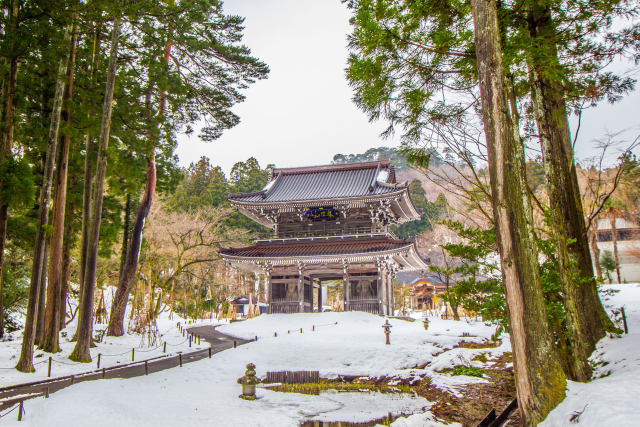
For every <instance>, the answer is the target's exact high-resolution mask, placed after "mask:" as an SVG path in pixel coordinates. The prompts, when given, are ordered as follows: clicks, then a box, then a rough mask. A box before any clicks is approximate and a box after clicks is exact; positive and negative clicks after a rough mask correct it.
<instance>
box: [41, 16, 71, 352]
mask: <svg viewBox="0 0 640 427" xmlns="http://www.w3.org/2000/svg"><path fill="white" fill-rule="evenodd" d="M76 8H77V6H76ZM77 20H78V13H77V11H76V13H75V17H74V22H73V35H72V36H71V47H70V52H69V63H68V65H67V84H66V87H65V91H64V96H63V102H64V104H65V105H64V109H63V110H62V113H61V114H62V120H64V124H65V128H64V130H63V132H62V135H61V136H60V142H59V144H60V147H59V150H58V159H57V164H56V179H55V182H54V200H53V218H52V224H51V225H52V233H51V244H50V248H49V276H48V280H47V282H48V283H47V297H46V308H45V318H44V325H43V327H44V332H43V334H44V337H43V338H44V339H43V341H42V343H41V348H42V349H43V350H44V351H47V352H50V353H57V352H59V351H60V344H59V335H60V312H61V311H62V304H63V303H64V301H63V299H62V293H63V291H62V288H63V284H62V280H63V277H62V270H63V268H64V266H63V249H64V235H65V208H66V205H67V170H68V164H69V149H70V144H71V135H70V122H71V111H70V108H71V105H70V103H71V96H72V94H73V78H74V71H75V61H76V44H77V43H78V25H77Z"/></svg>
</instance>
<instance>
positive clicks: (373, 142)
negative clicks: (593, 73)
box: [177, 0, 640, 173]
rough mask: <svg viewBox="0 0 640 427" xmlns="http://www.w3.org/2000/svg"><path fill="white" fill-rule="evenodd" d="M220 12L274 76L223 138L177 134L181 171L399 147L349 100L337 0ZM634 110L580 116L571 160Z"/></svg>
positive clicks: (272, 2)
mask: <svg viewBox="0 0 640 427" xmlns="http://www.w3.org/2000/svg"><path fill="white" fill-rule="evenodd" d="M225 11H226V13H230V14H231V13H233V14H238V15H240V16H244V17H245V18H246V19H245V27H246V28H245V37H244V44H245V45H247V46H248V47H249V48H250V49H251V50H252V54H253V55H254V56H256V57H258V58H260V59H261V60H262V61H264V62H266V63H267V64H268V65H269V67H270V69H271V72H270V74H269V78H268V79H266V80H262V81H259V82H257V83H256V84H254V85H253V86H252V87H251V88H250V89H249V90H247V91H246V95H247V99H246V101H245V102H244V103H242V104H239V105H237V106H236V107H235V108H234V111H235V112H236V114H238V115H239V116H240V119H241V122H240V124H239V125H237V126H236V127H235V128H233V129H230V130H227V131H226V132H225V133H224V134H223V135H222V137H221V138H220V139H218V140H216V141H213V142H209V143H205V142H202V141H200V140H199V139H198V137H197V132H196V133H194V134H193V135H192V136H190V137H188V136H182V137H180V139H179V145H178V149H177V154H178V156H179V158H180V163H181V164H182V165H183V166H187V165H189V163H191V162H194V161H197V160H198V159H199V158H200V156H203V155H204V156H207V157H209V158H210V159H211V162H212V164H217V165H220V166H222V168H223V169H224V170H225V172H227V173H228V172H229V170H230V169H231V167H232V166H233V164H234V163H235V162H237V161H244V160H246V159H247V158H249V157H251V156H253V157H256V158H257V159H258V161H259V162H260V165H261V166H262V167H264V166H266V165H267V164H269V163H274V164H276V165H277V166H278V167H291V166H306V165H314V164H326V163H329V162H330V161H331V159H332V157H333V155H334V154H336V153H342V154H350V153H361V152H363V151H365V150H366V149H368V148H371V147H378V146H382V145H385V146H393V145H397V141H392V140H383V139H381V138H380V137H379V133H380V132H381V131H382V130H383V129H384V128H385V124H384V123H383V122H377V123H369V122H368V120H367V116H366V115H365V113H363V112H361V111H360V110H358V109H357V108H356V107H355V105H354V104H353V103H352V102H351V96H352V91H351V89H350V88H349V86H348V84H347V81H346V78H345V73H344V69H345V67H346V61H347V48H346V37H347V34H348V33H349V32H350V27H349V24H348V19H349V12H348V11H347V9H346V6H344V5H343V4H342V3H341V2H340V0H227V1H226V2H225ZM635 76H636V78H638V77H640V76H639V75H638V69H637V67H636V70H635ZM639 107H640V91H639V90H636V91H635V92H634V93H633V94H632V95H631V96H628V97H627V98H625V99H624V100H623V101H622V102H619V103H617V104H615V105H613V106H611V105H604V104H603V105H602V106H599V107H598V108H597V109H594V110H592V111H588V112H586V113H585V114H583V119H582V125H581V128H580V137H579V140H578V145H577V147H576V157H577V158H578V159H582V158H585V157H589V156H590V155H592V153H593V145H594V143H593V142H592V141H593V139H594V138H599V137H601V136H602V135H604V133H605V131H606V130H609V131H619V130H622V129H629V128H630V129H632V130H631V131H630V132H628V135H629V136H631V135H637V134H638V133H639V132H640V114H639V110H640V109H639Z"/></svg>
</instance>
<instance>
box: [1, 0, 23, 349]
mask: <svg viewBox="0 0 640 427" xmlns="http://www.w3.org/2000/svg"><path fill="white" fill-rule="evenodd" d="M18 12H19V2H18V0H11V2H10V3H9V7H8V8H7V18H6V24H5V25H4V29H5V31H4V33H5V36H4V37H3V40H4V43H3V44H9V46H2V48H3V49H2V50H3V51H6V52H7V53H9V54H10V56H9V57H8V58H7V57H5V58H4V60H5V61H7V62H8V65H9V66H8V67H7V68H8V69H7V71H6V75H3V76H2V79H1V80H0V81H2V87H1V88H0V95H1V98H0V165H3V166H4V165H5V164H6V163H8V162H9V161H10V160H11V159H12V153H11V151H12V149H13V133H14V132H13V131H14V123H15V120H14V114H15V93H16V82H17V79H18V56H19V55H18V51H17V50H18V49H17V46H16V45H17V44H18V42H17V38H18V37H19V34H18ZM7 35H8V36H7ZM3 169H4V168H3ZM2 179H3V180H4V179H5V178H4V177H2ZM3 184H4V183H3ZM8 220H9V202H8V200H4V199H3V200H0V338H2V336H3V335H4V305H3V302H2V295H3V286H2V283H3V281H4V280H3V279H4V270H3V267H4V251H5V245H6V240H7V222H8Z"/></svg>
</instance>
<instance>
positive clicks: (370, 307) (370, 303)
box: [345, 299, 380, 314]
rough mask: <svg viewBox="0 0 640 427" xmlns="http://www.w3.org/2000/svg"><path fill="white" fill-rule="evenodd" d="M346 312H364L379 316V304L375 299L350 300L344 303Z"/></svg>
mask: <svg viewBox="0 0 640 427" xmlns="http://www.w3.org/2000/svg"><path fill="white" fill-rule="evenodd" d="M345 310H346V311H364V312H366V313H372V314H379V313H380V303H379V302H378V300H375V299H367V300H351V301H349V302H348V303H346V306H345Z"/></svg>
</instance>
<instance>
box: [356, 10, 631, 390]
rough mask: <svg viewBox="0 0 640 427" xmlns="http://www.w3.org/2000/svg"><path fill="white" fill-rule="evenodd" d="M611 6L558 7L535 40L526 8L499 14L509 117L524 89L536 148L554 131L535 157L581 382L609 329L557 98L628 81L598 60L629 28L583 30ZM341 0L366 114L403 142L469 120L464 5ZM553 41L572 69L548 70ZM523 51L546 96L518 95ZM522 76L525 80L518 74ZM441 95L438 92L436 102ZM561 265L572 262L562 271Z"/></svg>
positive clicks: (523, 86)
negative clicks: (547, 195)
mask: <svg viewBox="0 0 640 427" xmlns="http://www.w3.org/2000/svg"><path fill="white" fill-rule="evenodd" d="M617 3H619V5H618V6H617V7H616V8H612V7H611V5H610V4H609V3H599V4H598V5H597V7H595V8H592V9H590V12H586V11H582V12H581V13H573V14H571V13H569V12H563V13H560V16H561V17H562V19H563V20H564V21H563V22H562V24H563V25H564V27H562V31H558V32H557V33H562V34H563V36H562V38H560V37H558V36H557V33H554V35H553V37H549V35H548V31H546V33H547V35H545V36H543V37H539V36H537V35H536V32H535V31H540V28H541V27H543V26H544V25H545V22H546V21H545V20H544V19H537V20H536V23H535V25H534V26H533V27H535V28H536V29H537V30H535V31H533V32H530V31H529V26H528V24H527V19H526V14H525V17H524V18H523V17H521V16H520V15H521V14H522V12H520V11H519V9H520V8H516V9H515V10H514V11H511V10H509V9H503V10H501V13H500V17H501V19H500V21H499V24H500V29H501V40H502V41H503V42H504V44H503V52H505V53H504V55H503V59H504V61H505V67H506V69H510V70H513V71H509V84H508V89H509V98H510V104H511V110H512V112H513V113H514V117H516V118H518V120H519V116H520V113H519V112H518V108H517V105H518V103H519V101H518V99H520V98H523V97H524V98H525V100H526V96H529V95H533V96H532V99H533V100H534V105H536V103H537V105H538V106H541V107H540V108H536V109H535V110H536V112H542V114H536V115H534V117H533V118H534V119H537V121H538V125H539V127H540V128H542V129H546V132H542V131H540V135H541V142H542V144H543V148H544V145H545V144H546V146H547V148H549V147H550V146H549V144H548V143H549V136H554V139H553V141H555V142H554V143H553V147H554V150H555V151H556V152H557V153H556V154H557V155H545V169H546V170H547V171H548V172H551V174H552V175H553V176H554V177H555V178H553V179H551V181H549V186H550V190H551V191H550V192H552V191H553V190H554V189H558V188H561V189H562V191H563V193H562V195H563V198H553V200H554V201H562V200H564V199H566V200H565V202H562V203H561V205H562V206H561V208H562V211H561V212H560V211H558V206H553V207H554V210H555V211H556V212H557V214H556V216H557V220H556V221H555V222H553V224H554V227H555V233H554V236H557V237H558V238H557V245H558V249H559V252H561V253H563V254H567V251H569V252H568V254H567V255H566V256H564V257H563V265H564V270H563V271H564V273H565V274H564V275H563V276H561V277H562V279H563V282H564V288H565V290H566V292H565V295H566V296H567V298H565V302H566V310H567V311H568V312H572V313H575V312H576V307H577V308H578V312H577V314H575V315H572V316H569V317H568V318H567V320H568V322H567V323H568V329H569V330H570V331H577V332H580V331H584V333H583V334H582V336H581V334H580V333H572V334H570V336H571V338H570V339H572V340H573V341H574V342H575V345H572V346H570V348H569V350H570V352H571V354H570V356H571V357H572V358H573V359H574V360H576V361H581V362H579V363H578V364H579V365H580V369H576V370H575V371H569V372H568V374H569V375H570V376H571V377H572V378H573V379H582V380H585V379H586V378H587V377H588V374H589V370H588V364H587V363H586V356H588V354H589V353H590V352H591V350H592V349H593V344H595V342H596V341H597V340H598V339H599V338H600V337H601V336H602V333H603V330H605V329H609V328H610V327H611V322H610V320H609V319H608V318H607V317H606V314H605V312H604V310H603V308H602V305H601V303H600V301H599V298H598V295H597V289H596V286H595V280H594V278H593V269H592V266H591V258H590V254H589V251H588V239H587V235H586V231H585V227H584V218H583V212H582V207H581V203H580V198H579V192H578V191H577V178H576V174H575V164H574V161H573V156H572V154H571V152H572V149H571V142H570V138H569V134H568V126H567V124H566V110H565V108H564V104H563V103H564V100H563V99H562V96H563V95H564V96H570V99H571V102H572V105H574V106H576V107H575V108H577V109H579V108H580V107H579V106H581V105H584V104H585V103H586V104H592V103H595V102H597V101H599V100H600V99H603V98H607V99H608V100H610V101H615V100H617V99H619V97H620V96H621V94H623V93H624V92H626V91H628V90H629V88H630V87H632V81H631V80H630V79H628V78H620V77H618V76H615V75H613V74H611V73H607V72H604V71H603V66H604V65H606V63H607V61H608V60H610V59H611V58H612V57H613V56H615V55H617V54H621V53H624V52H625V50H629V49H633V48H634V47H635V46H636V45H634V40H635V39H634V34H636V33H637V31H634V29H633V28H631V29H623V30H620V31H618V32H615V33H614V32H610V33H607V34H606V37H600V38H601V39H602V40H598V37H599V36H595V37H593V36H590V37H587V36H586V35H585V32H584V24H585V23H586V22H589V20H590V19H593V18H594V16H596V15H597V16H600V17H602V16H606V14H607V12H611V11H612V10H613V11H614V12H615V13H616V14H619V15H624V14H625V13H628V11H629V10H630V9H631V8H630V5H629V3H627V2H624V1H621V2H615V1H614V2H612V4H617ZM534 4H535V3H534V2H533V1H532V2H530V3H526V4H525V6H526V7H525V8H523V10H525V11H526V10H527V9H528V8H529V7H531V6H532V5H534ZM554 5H555V7H556V8H557V9H559V10H562V8H563V7H564V6H563V5H564V3H563V2H562V1H558V2H556V3H554ZM351 6H352V7H354V9H355V10H356V12H355V16H354V23H355V24H354V26H355V30H354V33H353V35H352V37H351V39H350V45H351V47H352V49H353V50H354V51H355V53H354V54H352V56H351V58H350V67H349V70H348V73H349V74H348V75H349V79H350V80H351V82H352V84H353V85H354V87H355V88H356V94H355V100H356V102H357V103H358V104H359V105H360V106H361V107H362V108H363V109H365V110H366V111H368V112H370V116H371V118H372V119H376V118H378V117H380V116H384V117H385V118H387V119H389V121H390V127H389V130H388V131H389V132H391V131H393V130H394V129H395V128H396V127H400V128H402V130H403V137H404V138H405V140H406V141H407V142H409V143H417V144H421V143H422V141H423V140H429V139H432V136H433V135H434V134H435V135H438V129H439V128H441V127H444V126H460V124H461V123H464V122H465V120H467V118H468V116H469V114H468V113H467V111H469V110H470V109H471V108H474V107H475V106H474V104H475V102H476V99H477V96H475V94H474V90H475V89H474V87H475V84H476V78H475V59H474V58H473V56H474V53H473V51H472V49H473V44H472V38H471V32H470V31H469V25H468V19H469V9H468V3H466V2H463V3H450V2H447V3H444V4H437V5H436V4H433V3H431V2H412V3H402V2H388V3H387V2H377V1H360V2H351ZM565 6H566V5H565ZM502 7H503V8H504V7H505V5H504V4H502ZM566 8H567V9H572V8H574V9H575V8H578V9H580V6H579V5H578V6H576V5H573V4H572V5H569V6H567V7H566ZM625 11H626V12H625ZM609 19H610V18H609ZM605 24H606V22H603V26H602V28H607V25H605ZM546 25H547V26H548V24H546ZM608 25H610V23H609V24H608ZM581 28H582V30H580V29H581ZM590 28H591V27H590ZM512 29H515V30H516V31H515V32H514V31H511V30H512ZM596 29H597V28H596ZM566 34H569V36H567V35H566ZM586 34H590V33H588V32H587V33H586ZM507 35H509V37H507ZM594 39H595V40H594ZM558 40H560V41H561V43H560V41H558ZM555 43H558V44H559V45H560V46H561V47H562V49H561V53H562V55H563V58H564V60H565V62H566V61H572V63H573V64H577V65H576V66H575V67H558V66H557V62H558V60H557V58H556V59H555V60H554V56H553V55H549V52H551V53H553V54H556V53H557V51H558V48H557V46H556V45H555ZM636 44H637V41H636ZM505 46H506V47H505ZM531 57H534V58H537V59H536V60H535V61H534V62H536V64H537V66H538V68H539V69H540V71H541V72H542V73H543V74H542V75H543V76H544V79H545V81H543V82H542V84H543V85H545V87H555V89H554V91H555V95H554V92H553V91H549V90H545V91H544V92H543V93H542V96H535V94H536V91H535V90H534V93H533V94H530V93H529V92H528V91H530V88H531V87H533V88H536V87H540V85H538V84H535V79H533V78H532V80H534V84H529V81H528V80H527V78H528V76H527V72H526V67H525V66H524V65H523V64H527V63H531V61H530V58H531ZM541 58H542V59H541ZM554 64H555V65H554ZM522 75H524V76H527V77H526V78H522V77H519V76H522ZM538 77H539V76H538ZM558 81H562V82H564V83H565V87H562V88H561V89H562V91H558ZM550 85H551V86H550ZM442 92H445V93H446V94H447V96H446V98H445V97H443V98H442V99H441V100H440V99H439V97H440V93H442ZM550 94H551V96H550ZM567 94H568V95H567ZM436 95H437V96H438V97H436ZM538 101H539V102H538ZM545 123H546V124H545ZM518 127H519V124H517V125H516V126H515V127H514V132H516V137H517V138H518V139H519V138H520V137H519V135H518V133H519V132H518ZM432 131H433V133H431V132H432ZM558 137H561V138H562V139H561V140H558ZM547 153H549V151H548V150H547ZM559 153H561V154H559ZM551 186H553V188H551ZM525 197H526V196H525ZM558 227H562V228H563V229H559V228H558ZM564 229H566V231H564ZM558 230H559V231H558ZM563 231H564V232H563ZM560 236H563V237H560ZM570 266H576V268H573V269H569V267H570ZM576 270H578V271H576Z"/></svg>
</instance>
